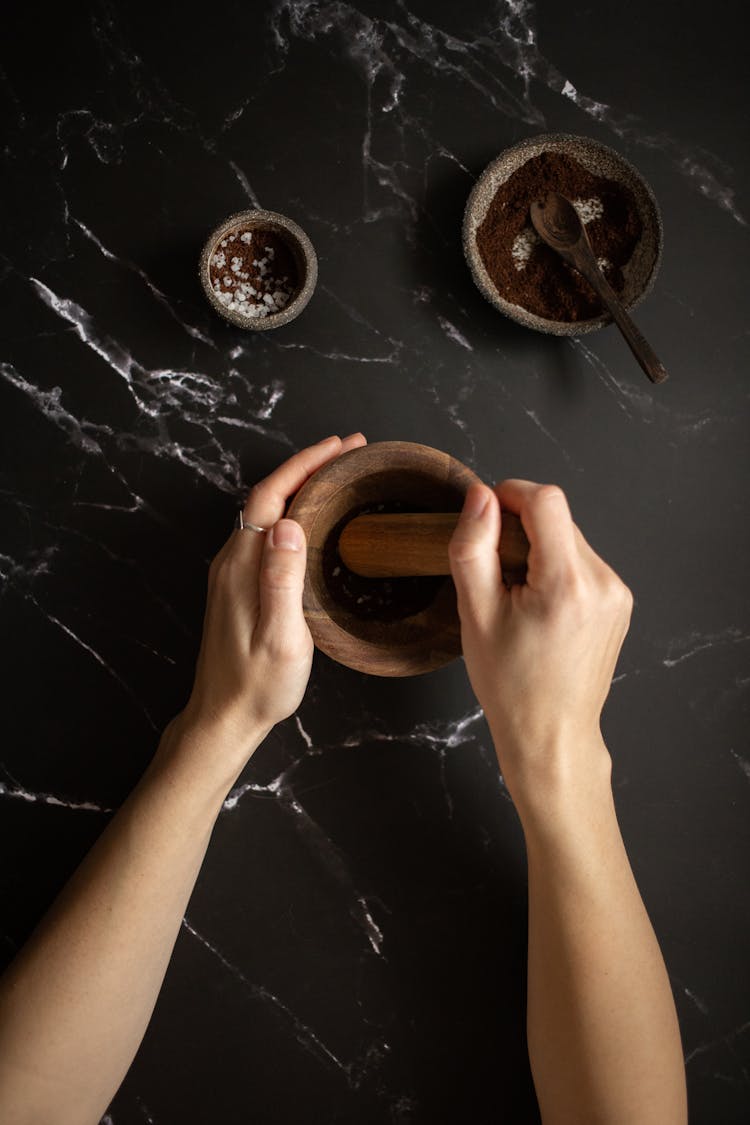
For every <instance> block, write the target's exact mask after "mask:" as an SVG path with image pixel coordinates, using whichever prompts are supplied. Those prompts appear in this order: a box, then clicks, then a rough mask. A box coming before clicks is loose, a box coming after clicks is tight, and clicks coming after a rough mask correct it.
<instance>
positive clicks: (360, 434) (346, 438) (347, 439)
mask: <svg viewBox="0 0 750 1125" xmlns="http://www.w3.org/2000/svg"><path fill="white" fill-rule="evenodd" d="M364 436H365V435H364V434H363V433H362V431H361V430H355V431H354V433H353V434H347V435H346V437H345V438H342V441H351V439H352V438H353V437H364Z"/></svg>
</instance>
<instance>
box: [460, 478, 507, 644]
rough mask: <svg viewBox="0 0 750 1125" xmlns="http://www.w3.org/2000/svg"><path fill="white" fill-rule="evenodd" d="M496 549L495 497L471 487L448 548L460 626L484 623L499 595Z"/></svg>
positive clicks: (497, 519) (497, 506) (481, 486)
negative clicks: (456, 595) (470, 622)
mask: <svg viewBox="0 0 750 1125" xmlns="http://www.w3.org/2000/svg"><path fill="white" fill-rule="evenodd" d="M499 545H500V504H499V502H498V499H497V496H496V495H495V493H494V492H493V491H492V489H491V488H488V487H487V485H486V484H479V483H477V484H472V485H471V487H470V488H469V491H468V492H467V493H466V498H465V500H464V506H463V511H462V512H461V516H460V518H459V521H458V524H457V525H456V530H455V531H454V532H453V537H452V538H451V541H450V545H449V547H448V556H449V558H450V564H451V574H452V575H453V581H454V583H455V586H456V593H457V594H458V612H459V616H460V617H461V620H462V622H463V623H464V624H467V623H468V622H469V621H472V622H475V623H477V624H479V623H480V622H481V621H482V620H483V619H486V618H487V617H488V616H489V615H490V614H491V613H492V611H493V610H494V608H495V606H496V604H497V601H498V598H500V597H501V595H502V593H503V590H504V587H503V583H502V574H501V570H500V554H499V550H498V548H499Z"/></svg>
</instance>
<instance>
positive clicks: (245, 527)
mask: <svg viewBox="0 0 750 1125" xmlns="http://www.w3.org/2000/svg"><path fill="white" fill-rule="evenodd" d="M234 526H235V528H236V530H237V531H257V532H258V534H259V535H265V533H266V532H267V531H268V528H267V527H259V526H258V524H257V523H250V521H249V520H246V519H245V516H244V514H243V512H242V508H240V510H239V512H238V513H237V519H236V520H235V521H234Z"/></svg>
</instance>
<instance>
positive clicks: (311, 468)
mask: <svg viewBox="0 0 750 1125" xmlns="http://www.w3.org/2000/svg"><path fill="white" fill-rule="evenodd" d="M340 452H341V438H340V437H338V436H337V435H335V434H334V435H332V436H331V437H327V438H324V440H323V441H319V442H318V444H317V445H311V446H308V448H307V449H302V450H300V452H299V453H295V455H294V457H290V458H289V460H288V461H285V462H284V464H283V465H279V467H278V469H274V471H273V472H272V473H271V474H270V476H267V477H266V478H265V480H262V481H260V482H259V483H258V484H256V485H255V487H254V488H252V489H251V491H250V495H249V496H248V498H247V501H246V503H245V507H244V509H243V517H244V519H245V520H246V522H249V523H254V524H257V525H258V526H260V527H271V526H272V525H273V524H275V523H276V521H277V520H280V519H281V517H282V516H283V515H284V509H285V508H286V502H287V500H288V499H289V497H290V496H291V495H292V494H293V493H294V492H296V491H297V489H298V488H301V487H302V485H303V484H304V483H305V481H306V480H307V478H308V477H310V476H312V474H313V473H316V472H317V471H318V469H320V468H321V467H322V466H323V465H325V464H326V462H327V461H330V460H331V459H332V458H333V457H336V456H337V455H338V454H339V453H340Z"/></svg>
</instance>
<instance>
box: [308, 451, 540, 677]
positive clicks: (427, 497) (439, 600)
mask: <svg viewBox="0 0 750 1125" xmlns="http://www.w3.org/2000/svg"><path fill="white" fill-rule="evenodd" d="M478 479H479V478H478V477H477V476H476V475H475V474H474V473H473V472H472V471H471V469H469V468H467V467H466V465H463V464H461V462H460V461H457V460H456V459H455V458H454V457H451V456H450V455H449V454H447V453H442V452H441V451H440V450H438V449H432V448H430V447H429V446H426V445H417V444H415V443H413V442H405V441H385V442H376V443H373V444H372V445H365V446H362V447H361V448H359V449H353V450H351V451H350V452H349V453H344V454H343V455H342V456H341V457H339V458H337V460H335V461H333V462H331V463H330V464H328V465H325V466H324V467H323V468H322V469H320V470H319V471H318V472H317V473H315V474H314V475H313V476H312V477H310V479H309V480H308V481H306V483H305V484H304V485H303V486H302V488H301V489H300V490H299V492H298V493H297V495H296V496H295V497H294V499H293V500H292V503H291V505H290V507H289V510H288V512H287V515H288V516H289V517H290V518H291V519H294V520H296V521H297V522H298V523H299V524H300V526H301V527H302V529H303V530H304V532H305V535H306V537H307V552H308V557H307V574H306V577H305V589H304V595H303V606H304V612H305V617H306V618H307V622H308V625H309V627H310V632H311V633H312V636H313V640H314V641H315V644H316V645H317V647H318V648H319V649H321V651H323V652H325V653H326V654H327V655H328V656H330V657H331V658H332V659H333V660H336V661H338V662H339V663H340V664H344V665H346V666H347V667H349V668H354V669H355V670H357V671H360V672H368V673H369V674H370V675H375V676H414V675H419V674H421V673H423V672H430V671H433V670H435V669H436V668H440V667H442V666H443V665H444V664H447V663H449V662H450V661H451V660H453V659H454V658H455V657H456V656H459V655H460V653H461V632H460V625H459V620H458V612H457V609H456V592H455V588H454V586H453V582H452V580H451V579H450V577H449V573H450V569H449V566H448V554H447V545H448V540H449V539H450V534H451V532H452V530H453V527H454V526H455V522H456V519H457V515H458V513H459V511H460V510H461V507H462V505H463V500H464V496H465V495H466V492H467V490H468V488H469V485H470V484H472V483H473V482H474V481H476V480H478ZM394 507H395V508H397V509H400V511H397V512H396V513H393V512H392V511H389V509H393V508H394ZM363 513H365V514H363ZM396 517H397V518H396ZM344 529H346V531H345V530H344ZM340 541H341V545H342V548H343V555H345V556H346V559H347V562H349V564H350V565H351V570H350V568H349V567H347V566H346V565H345V563H344V560H343V558H342V554H340V553H339V545H340ZM347 545H348V547H349V548H351V551H349V552H347ZM527 551H528V543H527V542H526V538H525V536H524V535H523V531H522V529H520V525H519V524H518V521H517V519H515V517H510V516H509V515H506V516H505V518H504V527H503V537H502V543H501V558H502V561H503V573H504V577H505V578H506V581H522V580H523V576H524V574H525V557H526V552H527ZM358 574H366V575H368V577H358ZM394 574H395V575H412V576H415V577H397V578H392V579H390V578H389V576H392V575H394ZM427 575H432V576H433V577H426V576H427ZM369 576H371V577H369ZM416 576H423V577H416ZM382 591H388V594H387V595H385V594H383V593H382ZM388 599H391V600H390V601H389V600H388ZM360 603H361V604H360ZM373 607H374V608H373Z"/></svg>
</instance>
